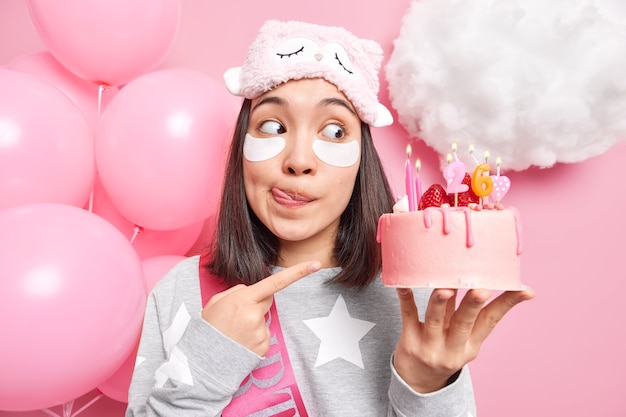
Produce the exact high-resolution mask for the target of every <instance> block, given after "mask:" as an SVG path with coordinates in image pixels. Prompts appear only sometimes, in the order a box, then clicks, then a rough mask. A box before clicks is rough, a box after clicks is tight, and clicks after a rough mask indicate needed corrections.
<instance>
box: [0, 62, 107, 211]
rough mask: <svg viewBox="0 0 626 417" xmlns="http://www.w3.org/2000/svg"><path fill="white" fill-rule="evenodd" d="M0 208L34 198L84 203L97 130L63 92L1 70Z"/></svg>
mask: <svg viewBox="0 0 626 417" xmlns="http://www.w3.org/2000/svg"><path fill="white" fill-rule="evenodd" d="M0 92H1V93H0V209H3V208H7V207H13V206H18V205H22V204H30V203H61V204H69V205H74V206H77V207H81V206H83V205H84V204H85V202H86V201H87V200H88V199H89V195H90V194H91V188H92V186H93V180H94V176H95V169H96V164H95V159H94V139H93V132H92V131H91V129H90V128H89V126H88V124H87V120H86V119H85V116H84V115H83V113H82V111H81V110H80V109H79V108H78V106H76V104H75V103H74V102H73V101H72V100H70V99H69V98H68V97H67V96H66V95H65V94H64V93H62V92H61V91H60V90H59V89H58V88H56V87H54V86H52V85H51V84H49V83H47V82H45V81H42V80H40V79H38V78H37V77H35V76H33V75H29V74H24V73H21V72H18V71H14V70H7V69H0Z"/></svg>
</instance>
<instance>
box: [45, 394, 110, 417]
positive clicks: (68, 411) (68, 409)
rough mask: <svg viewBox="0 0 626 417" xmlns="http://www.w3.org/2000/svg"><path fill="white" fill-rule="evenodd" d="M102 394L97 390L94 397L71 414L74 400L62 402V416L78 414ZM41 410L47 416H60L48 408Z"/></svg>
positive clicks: (67, 416)
mask: <svg viewBox="0 0 626 417" xmlns="http://www.w3.org/2000/svg"><path fill="white" fill-rule="evenodd" d="M103 396H104V394H103V393H102V392H100V391H98V394H97V395H96V396H95V397H94V398H92V399H91V400H90V401H89V402H88V403H87V404H85V405H83V406H82V407H81V408H79V409H78V410H77V411H76V412H75V413H74V414H72V408H73V407H74V400H72V401H69V402H66V403H64V404H63V417H76V416H77V415H79V414H80V413H82V412H83V411H85V410H86V409H87V408H89V407H91V406H92V405H93V404H94V403H95V402H96V401H98V400H99V399H100V398H102V397H103ZM41 411H43V412H44V413H46V414H48V415H49V416H53V417H61V416H60V415H58V414H57V413H55V412H54V411H51V410H49V409H47V408H45V409H42V410H41Z"/></svg>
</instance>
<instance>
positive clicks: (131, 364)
mask: <svg viewBox="0 0 626 417" xmlns="http://www.w3.org/2000/svg"><path fill="white" fill-rule="evenodd" d="M185 258H186V257H185V256H178V255H163V256H155V257H152V258H148V259H144V260H143V261H141V266H142V269H143V277H144V280H145V283H146V288H147V289H148V293H149V292H150V291H151V290H152V288H153V287H154V286H155V285H156V283H157V282H158V281H159V280H160V279H161V278H163V276H165V274H166V273H167V272H168V271H169V270H170V269H172V268H173V267H174V265H176V264H177V263H178V262H180V261H182V260H183V259H185ZM138 347H139V340H137V342H136V345H135V348H134V349H133V351H132V352H131V353H130V355H128V357H127V358H126V361H124V363H123V364H122V366H121V367H120V368H119V369H118V370H117V371H116V372H115V373H114V374H113V376H111V377H110V378H109V379H108V380H106V381H105V382H104V383H102V384H100V385H98V389H99V390H100V391H101V392H102V393H103V394H104V395H106V396H107V397H109V398H112V399H114V400H116V401H119V402H123V403H126V402H128V387H129V386H130V380H131V379H132V376H133V370H134V369H135V362H136V356H137V349H138Z"/></svg>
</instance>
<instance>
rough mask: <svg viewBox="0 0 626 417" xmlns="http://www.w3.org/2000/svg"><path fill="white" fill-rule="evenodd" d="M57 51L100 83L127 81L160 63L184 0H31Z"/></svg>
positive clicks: (35, 19)
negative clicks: (181, 1) (59, 0)
mask: <svg viewBox="0 0 626 417" xmlns="http://www.w3.org/2000/svg"><path fill="white" fill-rule="evenodd" d="M27 4H28V11H29V14H30V18H31V21H32V23H33V25H34V26H35V29H36V30H37V33H38V34H39V36H40V38H41V40H42V41H43V43H44V44H45V45H46V47H47V48H48V49H49V50H50V52H51V53H52V55H54V56H55V57H56V59H58V60H59V62H60V63H61V64H63V65H64V66H65V67H66V68H67V69H69V70H70V71H72V72H73V73H74V74H76V75H77V76H79V77H80V78H83V79H85V80H89V81H93V82H95V83H97V84H108V85H122V84H125V83H127V82H128V81H130V80H132V79H133V78H135V77H137V76H139V75H141V74H143V73H145V72H147V71H150V70H153V69H154V68H156V67H157V66H158V65H159V64H160V63H161V62H162V61H163V60H164V59H165V57H166V56H167V54H168V52H169V50H170V48H171V46H172V44H173V42H174V39H175V37H176V33H177V31H178V23H179V15H180V5H179V0H133V1H127V0H63V1H62V2H50V1H48V0H28V2H27Z"/></svg>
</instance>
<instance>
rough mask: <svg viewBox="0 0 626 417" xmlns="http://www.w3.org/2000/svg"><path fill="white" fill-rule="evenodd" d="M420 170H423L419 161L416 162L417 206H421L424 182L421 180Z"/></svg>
mask: <svg viewBox="0 0 626 417" xmlns="http://www.w3.org/2000/svg"><path fill="white" fill-rule="evenodd" d="M420 169H422V163H421V162H420V160H419V159H418V160H417V161H415V173H416V174H415V204H416V206H417V204H419V201H420V198H422V180H421V179H420Z"/></svg>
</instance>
